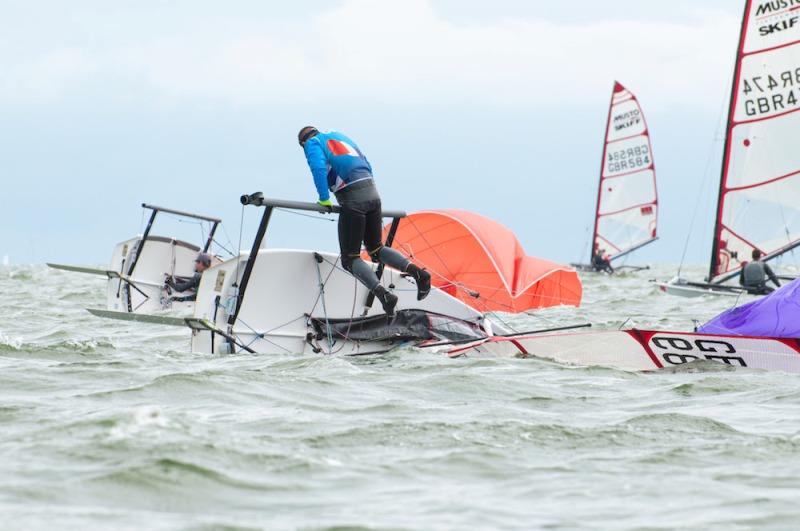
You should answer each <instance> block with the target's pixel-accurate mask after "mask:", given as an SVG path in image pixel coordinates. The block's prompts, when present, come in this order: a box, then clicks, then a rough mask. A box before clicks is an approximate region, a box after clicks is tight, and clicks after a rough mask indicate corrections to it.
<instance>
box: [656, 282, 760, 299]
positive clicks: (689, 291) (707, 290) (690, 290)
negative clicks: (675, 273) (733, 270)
mask: <svg viewBox="0 0 800 531" xmlns="http://www.w3.org/2000/svg"><path fill="white" fill-rule="evenodd" d="M657 285H658V289H659V290H661V291H662V292H663V293H666V294H667V295H675V296H678V297H689V298H694V297H703V296H706V295H711V296H715V297H741V296H747V293H746V292H744V291H741V290H736V289H727V288H725V287H724V286H721V287H719V288H715V287H713V286H695V285H692V284H691V283H689V282H688V281H686V280H684V279H682V278H674V279H672V280H670V281H669V282H658V283H657Z"/></svg>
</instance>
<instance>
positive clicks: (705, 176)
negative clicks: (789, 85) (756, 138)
mask: <svg viewBox="0 0 800 531" xmlns="http://www.w3.org/2000/svg"><path fill="white" fill-rule="evenodd" d="M724 111H725V102H724V101H723V103H722V104H720V108H719V114H718V115H717V129H716V131H714V138H713V140H712V141H711V148H710V149H709V150H708V158H707V159H706V167H705V170H703V182H702V183H701V184H700V193H699V194H697V200H696V201H695V205H694V211H693V212H692V220H691V221H690V223H689V232H688V233H687V234H686V241H685V242H684V244H683V253H681V262H680V264H679V265H678V276H679V277H680V276H681V270H682V269H683V264H684V262H685V261H686V253H687V251H688V250H689V241H690V240H691V238H692V231H693V229H694V224H695V221H696V220H697V213H698V212H699V210H700V201H701V200H702V198H703V197H704V196H705V189H706V186H707V185H708V181H709V170H710V168H711V160H712V158H713V157H714V146H715V145H716V143H717V139H718V137H719V133H720V125H721V124H720V122H721V121H722V113H723V112H724ZM725 126H726V127H727V124H725ZM723 156H724V155H723ZM714 237H716V235H714Z"/></svg>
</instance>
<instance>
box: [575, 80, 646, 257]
mask: <svg viewBox="0 0 800 531" xmlns="http://www.w3.org/2000/svg"><path fill="white" fill-rule="evenodd" d="M657 221H658V193H657V190H656V168H655V163H654V161H653V148H652V145H651V143H650V132H649V130H648V128H647V121H646V120H645V117H644V113H643V112H642V108H641V106H640V105H639V101H638V100H637V99H636V96H634V95H633V93H632V92H631V91H629V90H628V89H626V88H625V87H624V86H622V84H620V83H618V82H615V83H614V90H613V93H612V96H611V104H610V106H609V109H608V121H607V122H606V134H605V139H604V143H603V160H602V164H601V166H600V182H599V185H598V191H597V207H596V209H595V219H594V231H593V233H592V246H591V249H590V252H591V256H590V260H589V264H573V266H575V267H577V268H579V269H581V270H584V271H599V270H602V269H603V267H602V260H606V261H607V262H611V261H613V260H616V259H619V258H622V257H623V256H626V255H628V254H629V253H631V252H633V251H635V250H637V249H640V248H641V247H643V246H645V245H647V244H648V243H651V242H653V241H655V240H656V239H657V235H656V231H657ZM598 257H602V260H598ZM622 267H628V268H632V269H645V268H636V267H633V266H622ZM609 270H610V269H609Z"/></svg>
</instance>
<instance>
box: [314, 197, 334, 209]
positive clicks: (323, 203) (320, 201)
mask: <svg viewBox="0 0 800 531" xmlns="http://www.w3.org/2000/svg"><path fill="white" fill-rule="evenodd" d="M317 204H319V205H322V206H324V207H332V206H333V203H331V200H330V199H326V200H325V201H323V200H322V199H319V200H318V201H317Z"/></svg>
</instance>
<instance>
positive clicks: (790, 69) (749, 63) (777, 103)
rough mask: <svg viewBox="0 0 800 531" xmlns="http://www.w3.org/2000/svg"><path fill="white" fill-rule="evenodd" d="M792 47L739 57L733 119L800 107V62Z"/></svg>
mask: <svg viewBox="0 0 800 531" xmlns="http://www.w3.org/2000/svg"><path fill="white" fill-rule="evenodd" d="M795 48H796V47H795V46H789V47H786V48H777V49H775V50H768V51H765V52H760V53H756V54H754V55H747V56H745V57H744V58H743V59H742V62H741V71H740V76H739V93H738V97H737V99H736V112H735V114H734V121H735V122H736V123H742V122H746V121H750V120H763V119H764V118H770V117H773V116H777V115H779V114H785V113H787V112H791V111H794V110H797V109H800V65H798V64H797V50H796V49H795Z"/></svg>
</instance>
